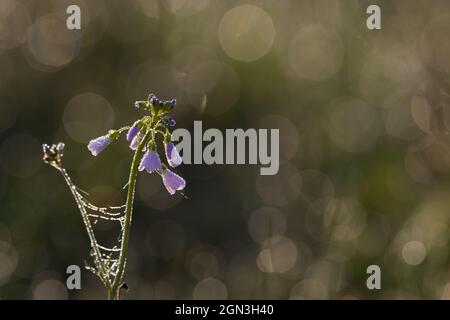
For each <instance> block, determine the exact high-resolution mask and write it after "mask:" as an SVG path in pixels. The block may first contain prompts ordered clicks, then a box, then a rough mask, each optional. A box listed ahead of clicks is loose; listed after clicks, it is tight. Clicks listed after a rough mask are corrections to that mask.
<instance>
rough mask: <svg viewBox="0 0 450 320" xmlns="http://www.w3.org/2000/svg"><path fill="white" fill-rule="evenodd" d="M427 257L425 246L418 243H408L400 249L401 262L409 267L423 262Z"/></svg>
mask: <svg viewBox="0 0 450 320" xmlns="http://www.w3.org/2000/svg"><path fill="white" fill-rule="evenodd" d="M426 255H427V249H426V248H425V245H424V244H423V243H422V242H420V241H415V240H413V241H409V242H407V243H406V244H405V245H404V246H403V249H402V257H403V260H405V262H406V263H407V264H409V265H412V266H417V265H419V264H421V263H422V262H423V260H424V259H425V257H426Z"/></svg>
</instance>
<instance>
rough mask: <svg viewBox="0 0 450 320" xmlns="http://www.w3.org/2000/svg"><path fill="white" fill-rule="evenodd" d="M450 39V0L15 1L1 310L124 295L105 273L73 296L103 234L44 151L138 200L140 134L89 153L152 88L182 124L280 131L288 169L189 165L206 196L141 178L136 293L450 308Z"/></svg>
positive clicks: (98, 189) (1, 177) (4, 27)
mask: <svg viewBox="0 0 450 320" xmlns="http://www.w3.org/2000/svg"><path fill="white" fill-rule="evenodd" d="M69 4H78V5H79V6H80V7H81V13H82V16H81V18H82V30H80V31H69V30H67V29H66V26H65V23H66V20H65V19H66V18H67V15H66V8H67V6H68V5H69ZM370 4H379V5H380V7H381V9H382V29H381V30H378V31H369V30H368V29H367V28H366V18H367V15H366V13H365V11H366V8H367V6H368V5H370ZM449 34H450V2H449V1H447V0H433V1H429V0H395V1H356V0H342V1H330V0H314V1H313V0H296V1H294V0H292V1H288V0H277V1H273V0H255V1H231V0H228V1H219V0H167V1H158V0H128V1H123V0H122V1H120V0H107V1H106V0H105V1H97V0H96V1H94V0H83V1H81V0H39V1H38V0H2V1H1V2H0V298H2V299H94V298H100V299H103V298H105V292H104V289H103V288H102V286H101V284H100V281H99V280H98V279H97V278H96V277H95V276H93V275H92V274H90V272H89V271H83V273H82V290H80V291H76V290H75V291H68V290H66V287H65V277H66V274H65V270H66V267H67V266H68V265H71V264H77V265H80V266H83V264H84V260H85V259H88V252H89V245H88V238H87V235H86V232H85V230H84V227H83V225H82V221H81V218H80V215H79V212H78V210H77V207H76V205H75V203H74V201H73V198H72V197H71V194H70V192H69V189H68V188H67V186H66V185H65V184H64V181H63V179H62V177H61V175H60V174H59V173H58V172H57V171H56V170H54V169H53V168H51V167H50V166H48V165H45V164H44V163H43V162H42V151H41V144H42V143H54V142H59V141H63V142H65V143H66V152H65V157H64V163H65V166H66V168H67V170H68V172H69V174H70V175H71V177H72V178H73V180H74V181H75V183H76V184H77V185H78V186H79V187H80V188H82V189H84V190H86V191H87V192H89V194H90V195H89V199H90V201H92V202H93V203H95V204H98V205H108V204H111V205H117V204H121V203H123V202H124V201H125V191H124V190H123V189H122V187H123V185H124V184H125V182H126V181H127V176H128V170H129V165H130V161H131V156H132V154H131V152H130V150H129V149H128V147H127V145H126V144H125V141H121V142H119V143H116V144H114V145H113V146H111V147H110V148H108V150H107V152H104V153H102V154H101V156H99V157H97V158H94V157H92V156H91V155H90V154H89V152H88V150H87V149H86V143H87V142H88V141H89V140H90V139H91V138H93V137H96V136H99V135H102V134H104V133H105V132H106V131H107V130H108V129H110V128H113V127H120V126H123V125H127V124H129V123H130V122H132V121H134V119H137V118H138V117H140V116H142V113H140V112H139V111H137V110H136V109H135V108H134V107H133V103H134V101H135V100H142V99H145V98H146V97H147V95H148V93H150V92H153V93H155V94H157V95H158V96H160V97H162V98H172V97H175V98H177V100H178V105H177V107H176V110H175V111H174V117H175V118H176V120H177V125H178V127H182V128H188V129H192V126H193V121H194V120H202V121H203V127H204V128H205V129H206V128H209V127H215V128H220V129H225V128H279V129H280V144H281V146H280V158H281V167H280V171H279V173H278V174H277V175H275V176H260V175H259V166H247V165H228V166H226V165H217V166H203V165H183V166H181V167H180V168H179V169H177V172H179V173H180V174H181V175H183V176H184V177H185V178H186V179H187V181H188V188H187V190H186V195H187V197H188V198H187V199H184V198H183V197H182V196H180V195H177V196H173V197H171V196H169V195H168V194H167V192H166V191H165V190H164V188H163V186H162V184H161V182H160V179H159V177H158V176H156V175H148V174H141V175H140V176H139V180H138V186H137V193H136V194H137V200H136V203H135V211H134V218H133V226H132V234H131V243H130V255H129V260H128V264H127V270H126V281H127V282H128V284H129V287H130V291H129V293H128V294H127V295H126V298H128V299H181V298H184V299H205V298H216V299H257V298H264V299H266V298H270V299H304V298H313V299H399V298H403V299H419V298H428V299H429V298H432V299H449V298H450V261H449V249H450V248H449V235H450V230H449V226H450V183H449V182H450V180H449V177H450V176H449V175H450V145H449V142H450V141H449V135H448V129H449V126H450V105H449V102H450V98H449V94H450V89H449V87H450V83H449V79H450V75H449V74H450V37H449ZM122 140H123V139H122ZM98 229H99V231H98V232H99V233H101V234H106V235H107V234H109V235H111V234H114V235H116V234H117V233H115V232H117V230H114V229H111V227H110V226H108V225H101V226H100V225H99V226H98ZM371 264H376V265H379V266H380V267H381V271H382V289H381V290H374V291H369V290H368V289H367V288H366V278H367V274H366V268H367V266H369V265H371Z"/></svg>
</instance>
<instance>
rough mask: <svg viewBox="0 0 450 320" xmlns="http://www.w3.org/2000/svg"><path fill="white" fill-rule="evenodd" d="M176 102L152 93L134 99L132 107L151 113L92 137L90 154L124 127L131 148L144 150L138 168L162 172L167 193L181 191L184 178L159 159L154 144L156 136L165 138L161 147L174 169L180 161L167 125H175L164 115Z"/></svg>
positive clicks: (100, 149) (98, 151) (97, 151)
mask: <svg viewBox="0 0 450 320" xmlns="http://www.w3.org/2000/svg"><path fill="white" fill-rule="evenodd" d="M175 104H176V100H175V99H172V100H167V101H164V100H159V99H158V98H156V96H155V95H153V94H151V95H149V97H148V99H147V101H136V103H135V106H136V107H137V108H142V109H144V110H148V111H151V114H150V116H144V117H143V118H142V119H140V120H138V121H136V122H135V123H134V124H133V125H132V126H131V127H123V128H121V129H118V130H111V131H110V132H109V133H108V134H106V135H104V136H101V137H98V138H96V139H93V140H91V141H90V142H89V144H88V149H89V151H90V152H91V153H92V155H94V156H97V155H98V154H99V153H100V152H102V151H103V150H104V149H105V148H106V147H107V146H108V145H109V144H110V143H111V142H112V141H113V140H115V139H117V138H118V137H119V136H120V134H121V133H122V132H124V131H126V130H128V131H127V134H126V139H127V141H129V142H130V148H131V149H132V150H137V149H138V147H139V146H140V145H141V144H142V147H141V148H140V150H142V152H143V153H144V154H143V156H142V159H141V161H140V164H139V168H138V169H139V171H143V170H146V171H147V172H148V173H153V172H157V173H159V174H160V175H161V177H162V180H163V183H164V186H165V187H166V189H167V191H168V192H169V193H170V194H172V195H173V194H175V193H176V191H181V190H183V189H184V188H185V187H186V181H185V180H184V179H183V178H182V177H180V176H179V175H177V174H176V173H174V172H172V171H171V170H169V169H168V166H167V165H166V164H164V163H162V162H161V159H160V157H159V153H158V151H157V147H156V145H157V144H156V136H157V134H161V135H163V137H164V150H165V156H166V160H167V163H168V164H169V166H170V167H172V168H175V167H177V166H179V165H180V164H181V162H182V159H181V157H180V154H179V153H178V151H177V149H176V147H175V145H174V144H173V143H172V142H171V133H170V131H169V128H168V127H169V126H174V125H175V120H174V119H173V118H171V117H168V116H167V113H168V112H169V111H171V110H172V109H173V108H174V106H175Z"/></svg>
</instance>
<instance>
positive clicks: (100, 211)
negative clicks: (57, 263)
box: [43, 143, 125, 286]
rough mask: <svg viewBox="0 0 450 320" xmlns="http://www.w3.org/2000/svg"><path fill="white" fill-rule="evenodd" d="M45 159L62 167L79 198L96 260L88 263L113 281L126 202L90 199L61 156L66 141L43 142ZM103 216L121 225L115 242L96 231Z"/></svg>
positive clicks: (93, 256) (72, 191)
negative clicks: (111, 203) (106, 203)
mask: <svg viewBox="0 0 450 320" xmlns="http://www.w3.org/2000/svg"><path fill="white" fill-rule="evenodd" d="M43 150H44V162H46V163H48V164H50V165H51V166H53V167H54V168H56V169H58V171H60V172H61V174H62V175H63V177H64V180H65V182H66V184H67V186H68V187H69V188H70V191H71V193H72V195H73V197H74V199H75V202H76V204H77V206H78V209H79V210H80V213H81V217H82V220H83V223H84V225H85V228H86V231H87V233H88V236H89V240H90V245H91V251H90V255H91V257H92V259H93V261H94V265H93V266H92V265H89V264H88V263H87V262H85V267H86V269H87V270H90V271H91V272H93V273H94V274H95V275H97V276H98V277H99V278H100V279H101V280H102V282H103V283H104V284H105V285H106V286H110V285H111V284H112V283H113V280H114V278H115V276H116V275H117V269H118V266H119V257H120V253H121V249H120V248H121V245H122V241H123V238H122V235H123V230H124V221H125V217H124V216H125V213H124V209H125V205H122V206H117V207H112V206H111V207H97V206H96V205H94V204H92V203H91V202H89V201H88V200H87V199H86V196H85V195H87V193H86V192H85V191H83V190H81V189H80V188H78V187H77V186H76V185H75V184H74V183H73V182H72V179H71V178H70V176H69V174H68V173H67V171H66V169H65V168H64V167H63V165H62V161H61V158H62V156H63V152H64V144H63V143H58V144H56V145H52V146H51V147H50V146H48V145H43ZM99 220H105V221H110V222H115V223H118V224H119V225H120V235H119V237H118V240H117V242H116V244H115V245H114V246H112V247H111V246H105V245H101V244H100V243H99V242H98V241H97V238H96V237H95V233H94V226H95V225H96V224H97V222H98V221H99Z"/></svg>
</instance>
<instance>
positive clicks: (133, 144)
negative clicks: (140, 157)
mask: <svg viewBox="0 0 450 320" xmlns="http://www.w3.org/2000/svg"><path fill="white" fill-rule="evenodd" d="M141 139H142V137H141V135H140V134H137V135H136V136H135V137H134V138H133V140H132V141H131V143H130V148H131V150H136V149H137V147H138V146H139V142H140V141H141Z"/></svg>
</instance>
